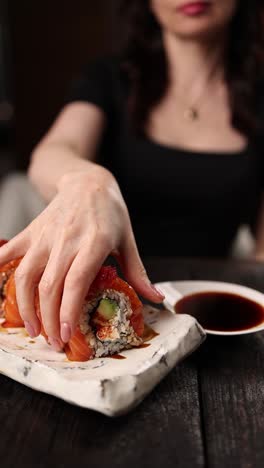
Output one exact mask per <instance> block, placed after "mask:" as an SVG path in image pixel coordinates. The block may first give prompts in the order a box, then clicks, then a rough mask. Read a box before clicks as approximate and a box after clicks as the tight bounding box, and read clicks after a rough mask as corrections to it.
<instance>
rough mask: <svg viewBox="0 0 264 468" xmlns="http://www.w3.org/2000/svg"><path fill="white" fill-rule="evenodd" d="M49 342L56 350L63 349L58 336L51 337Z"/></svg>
mask: <svg viewBox="0 0 264 468" xmlns="http://www.w3.org/2000/svg"><path fill="white" fill-rule="evenodd" d="M49 344H50V346H51V347H52V349H53V350H54V351H61V344H60V342H59V340H56V338H49Z"/></svg>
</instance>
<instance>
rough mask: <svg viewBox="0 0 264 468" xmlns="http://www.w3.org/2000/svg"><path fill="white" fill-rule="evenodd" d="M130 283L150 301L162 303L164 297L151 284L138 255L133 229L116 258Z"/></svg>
mask: <svg viewBox="0 0 264 468" xmlns="http://www.w3.org/2000/svg"><path fill="white" fill-rule="evenodd" d="M116 258H117V260H118V262H119V264H120V266H121V268H122V271H123V273H124V275H125V278H126V279H127V281H128V283H129V284H130V285H131V286H132V287H133V288H134V289H135V290H136V291H137V293H138V294H140V295H141V296H143V297H144V298H145V299H148V300H149V301H152V302H155V303H157V304H158V303H160V302H162V301H163V300H164V295H163V294H162V293H161V292H160V291H159V290H158V289H157V288H156V287H155V286H154V285H153V284H152V283H151V281H150V279H149V277H148V275H147V272H146V270H145V268H144V265H143V262H142V260H141V258H140V255H139V253H138V249H137V245H136V241H135V237H134V234H133V232H132V229H131V230H130V232H129V233H128V235H127V236H126V238H125V239H124V240H123V243H122V244H121V246H120V248H119V253H118V255H117V256H116Z"/></svg>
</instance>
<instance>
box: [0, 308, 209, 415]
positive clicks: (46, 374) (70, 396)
mask: <svg viewBox="0 0 264 468" xmlns="http://www.w3.org/2000/svg"><path fill="white" fill-rule="evenodd" d="M144 315H145V321H146V323H148V324H149V325H150V326H151V327H152V328H153V329H154V330H155V331H156V332H157V333H159V335H158V336H156V337H155V338H154V339H152V340H151V341H150V342H149V343H150V346H148V347H146V348H140V349H132V350H128V351H122V353H121V355H122V356H125V357H126V359H122V360H116V359H113V358H97V359H95V360H93V361H88V362H85V363H83V362H79V363H76V362H70V361H68V360H67V359H66V356H65V354H64V353H56V352H54V351H52V350H51V349H50V347H49V346H48V345H47V344H46V343H45V341H44V339H43V338H42V337H38V338H36V339H31V338H30V337H29V336H28V335H27V333H26V331H25V330H24V329H3V328H1V332H0V372H1V373H2V374H5V375H7V376H8V377H11V378H12V379H14V380H16V381H18V382H20V383H22V384H24V385H27V386H29V387H31V388H33V389H36V390H39V391H42V392H45V393H49V394H51V395H55V396H57V397H59V398H62V399H63V400H66V401H68V402H70V403H74V404H76V405H79V406H82V407H85V408H89V409H92V410H96V411H99V412H101V413H104V414H106V415H109V416H117V415H120V414H124V413H126V412H128V411H129V410H131V409H132V408H134V407H135V406H136V405H137V404H138V403H140V402H141V401H142V400H143V398H144V397H145V396H146V395H147V394H148V393H149V392H150V391H151V390H152V389H153V388H154V387H155V385H156V384H157V383H158V382H159V381H160V380H161V379H162V378H163V377H164V376H165V375H166V374H168V372H169V371H170V370H171V369H172V368H173V367H174V366H175V365H176V364H177V363H178V362H179V361H180V360H182V359H183V358H184V357H185V356H186V355H188V354H190V353H191V352H192V351H194V350H195V349H196V348H197V347H198V346H199V345H200V343H201V342H202V341H203V340H204V338H205V334H204V332H203V330H202V329H201V327H200V326H199V325H198V323H197V322H196V320H195V319H194V318H193V317H190V316H176V315H175V314H172V313H171V312H169V311H165V310H162V311H160V310H158V309H153V308H152V307H148V306H146V307H145V308H144Z"/></svg>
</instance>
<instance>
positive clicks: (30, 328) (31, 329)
mask: <svg viewBox="0 0 264 468" xmlns="http://www.w3.org/2000/svg"><path fill="white" fill-rule="evenodd" d="M24 325H25V329H26V330H27V332H28V334H29V336H30V337H31V338H36V336H38V334H37V333H36V331H35V329H34V327H33V326H32V325H31V323H29V322H24Z"/></svg>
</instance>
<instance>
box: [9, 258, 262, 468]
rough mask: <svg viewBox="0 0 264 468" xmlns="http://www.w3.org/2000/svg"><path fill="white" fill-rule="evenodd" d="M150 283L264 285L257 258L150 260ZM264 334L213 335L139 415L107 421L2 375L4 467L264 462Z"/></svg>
mask: <svg viewBox="0 0 264 468" xmlns="http://www.w3.org/2000/svg"><path fill="white" fill-rule="evenodd" d="M145 264H146V267H147V270H148V271H149V273H150V276H151V278H152V279H153V280H154V281H162V280H166V279H175V280H177V279H178V280H179V279H212V280H220V281H221V280H223V281H232V282H237V283H241V284H245V285H248V286H251V287H255V288H257V289H259V290H263V289H264V266H263V265H261V264H256V263H254V262H251V263H249V262H238V263H235V262H233V261H230V262H222V261H204V260H193V259H186V260H184V259H148V260H146V262H145ZM263 362H264V334H263V333H259V334H256V335H251V336H244V337H237V338H230V339H227V338H208V339H207V340H206V342H205V344H204V345H203V346H202V347H201V348H200V350H199V351H197V352H196V353H195V354H193V355H192V356H191V357H189V358H188V359H187V360H186V361H184V362H183V363H182V364H181V365H179V366H177V367H176V368H175V369H174V370H173V371H172V372H171V373H170V374H169V375H168V377H167V378H166V379H164V380H163V382H161V383H160V385H158V386H157V388H156V389H155V390H154V391H153V392H152V393H151V394H150V395H149V396H148V397H147V398H146V399H145V401H144V402H143V403H142V404H141V405H140V406H139V407H138V408H137V409H136V410H134V412H132V413H130V414H129V415H127V416H124V417H121V418H116V419H110V418H107V417H105V416H102V415H100V414H97V413H95V412H91V411H86V410H83V409H81V408H78V407H75V406H72V405H69V404H67V403H65V402H63V401H60V400H59V399H56V398H54V397H51V396H49V395H44V394H41V393H37V392H35V391H33V390H30V389H28V388H26V387H23V386H22V385H19V384H17V383H15V382H12V381H11V380H10V379H8V378H6V377H4V376H1V377H0V423H1V427H2V431H1V437H0V451H1V452H0V453H1V463H2V465H3V466H5V467H9V466H10V467H12V466H16V467H20V466H28V467H31V466H32V467H35V466H38V467H44V466H45V467H46V466H56V467H73V466H78V467H82V466H92V467H99V466H100V468H101V466H102V465H106V464H107V467H110V468H111V467H121V466H122V467H123V466H128V467H130V466H131V467H132V466H133V467H143V466H146V467H151V468H155V467H159V468H160V467H162V466H164V467H165V466H166V467H180V468H185V467H186V468H195V467H209V468H215V467H216V468H222V467H225V468H226V467H227V468H229V467H232V468H233V467H234V468H236V467H242V468H251V467H252V468H255V467H256V468H263V466H264V448H263V447H264V446H263V432H264V417H263V414H264V369H263V368H264V365H263Z"/></svg>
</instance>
